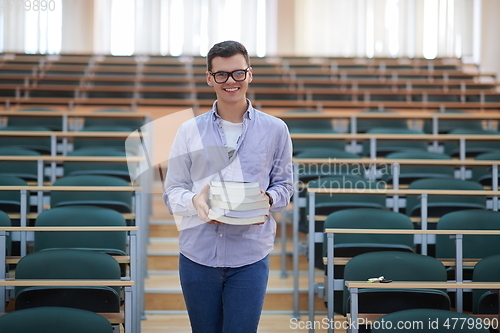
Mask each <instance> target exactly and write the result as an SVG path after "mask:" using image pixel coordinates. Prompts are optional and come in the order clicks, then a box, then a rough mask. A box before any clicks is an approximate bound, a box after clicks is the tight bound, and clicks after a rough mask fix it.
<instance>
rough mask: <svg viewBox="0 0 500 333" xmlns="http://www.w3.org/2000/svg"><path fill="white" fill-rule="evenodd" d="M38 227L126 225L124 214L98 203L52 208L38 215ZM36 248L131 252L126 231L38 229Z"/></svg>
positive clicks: (109, 252)
mask: <svg viewBox="0 0 500 333" xmlns="http://www.w3.org/2000/svg"><path fill="white" fill-rule="evenodd" d="M35 226H36V227H94V226H102V227H125V226H126V222H125V219H124V218H123V216H122V215H121V214H120V213H118V212H117V211H115V210H112V209H108V208H102V207H94V206H64V207H58V208H51V209H48V210H45V211H43V212H42V213H40V215H38V217H37V219H36V221H35ZM34 247H35V251H42V250H47V249H67V248H73V249H85V250H95V251H99V252H103V253H107V254H110V255H123V256H124V255H126V254H127V234H126V232H125V231H79V232H72V231H60V232H46V231H35V241H34Z"/></svg>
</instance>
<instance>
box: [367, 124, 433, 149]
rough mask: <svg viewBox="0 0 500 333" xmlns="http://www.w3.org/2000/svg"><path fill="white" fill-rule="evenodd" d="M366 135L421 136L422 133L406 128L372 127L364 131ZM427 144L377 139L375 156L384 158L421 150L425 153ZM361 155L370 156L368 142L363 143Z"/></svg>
mask: <svg viewBox="0 0 500 333" xmlns="http://www.w3.org/2000/svg"><path fill="white" fill-rule="evenodd" d="M366 133H367V134H416V135H423V134H424V133H423V132H420V131H417V130H413V129H408V128H390V127H374V128H370V129H369V130H367V131H366ZM427 146H428V144H427V142H426V141H425V140H411V139H409V140H384V139H379V140H377V142H376V148H377V150H376V153H377V154H376V155H377V156H386V155H387V154H390V153H394V152H399V151H407V150H421V151H427ZM363 155H365V156H369V155H370V141H369V140H364V141H363Z"/></svg>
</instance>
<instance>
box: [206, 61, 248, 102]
mask: <svg viewBox="0 0 500 333" xmlns="http://www.w3.org/2000/svg"><path fill="white" fill-rule="evenodd" d="M247 68H248V65H247V63H246V61H245V57H244V56H243V55H242V54H236V55H234V56H232V57H228V58H223V57H215V58H213V59H212V73H217V72H221V71H224V72H233V71H236V70H245V69H247ZM235 77H236V78H237V79H238V77H237V75H236V74H235ZM206 78H207V84H208V85H209V86H211V87H214V89H215V93H216V94H217V99H218V100H219V101H222V102H224V103H228V104H233V103H237V102H240V101H241V100H242V99H245V98H246V93H247V89H248V84H249V83H250V82H252V68H249V69H248V71H247V73H246V79H245V80H243V81H235V80H234V79H233V77H232V76H231V75H229V78H228V79H227V81H226V82H225V83H217V82H216V81H215V78H214V76H213V75H212V74H210V73H209V72H207V74H206ZM217 81H219V82H220V80H217Z"/></svg>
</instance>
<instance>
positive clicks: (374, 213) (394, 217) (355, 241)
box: [316, 208, 414, 313]
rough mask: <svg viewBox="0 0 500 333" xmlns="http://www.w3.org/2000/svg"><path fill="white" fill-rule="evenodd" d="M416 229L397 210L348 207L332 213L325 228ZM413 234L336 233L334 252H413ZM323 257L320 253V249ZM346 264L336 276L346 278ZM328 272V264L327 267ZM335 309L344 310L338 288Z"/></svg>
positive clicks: (336, 270)
mask: <svg viewBox="0 0 500 333" xmlns="http://www.w3.org/2000/svg"><path fill="white" fill-rule="evenodd" d="M327 228H336V229H337V228H338V229H346V228H347V229H413V223H412V222H411V220H410V219H409V218H408V217H407V216H405V215H403V214H401V213H396V212H393V211H386V210H381V209H373V208H355V209H344V210H340V211H337V212H335V213H332V214H330V215H329V216H328V217H327V219H326V221H325V223H324V229H327ZM326 244H327V236H326V234H325V236H324V240H323V252H322V256H321V257H326V256H327V255H328V253H327V246H326ZM413 248H414V243H413V235H410V234H406V235H404V234H402V235H389V234H336V235H335V245H334V250H333V251H334V252H333V253H334V255H335V257H346V258H352V257H355V256H357V255H360V254H363V253H368V252H376V251H404V252H413ZM316 254H317V255H318V256H319V255H320V253H318V252H316ZM344 267H345V266H343V265H335V267H334V278H335V279H343V278H344ZM325 272H326V267H325ZM334 297H335V302H334V304H335V309H334V310H335V312H337V313H342V292H341V291H335V292H334Z"/></svg>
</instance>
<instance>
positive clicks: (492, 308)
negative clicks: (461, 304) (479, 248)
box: [472, 243, 500, 314]
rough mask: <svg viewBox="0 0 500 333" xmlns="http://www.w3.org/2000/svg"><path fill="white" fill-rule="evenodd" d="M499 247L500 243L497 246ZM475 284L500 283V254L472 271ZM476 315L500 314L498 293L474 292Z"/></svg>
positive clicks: (473, 302)
mask: <svg viewBox="0 0 500 333" xmlns="http://www.w3.org/2000/svg"><path fill="white" fill-rule="evenodd" d="M496 246H497V247H498V243H497V245H496ZM472 281H473V282H500V254H496V255H492V256H489V257H487V258H484V259H482V260H480V261H479V262H478V263H477V264H476V266H474V270H473V271H472ZM472 304H473V307H472V310H473V312H474V313H481V314H498V293H497V292H492V291H490V290H481V289H474V290H472Z"/></svg>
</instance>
